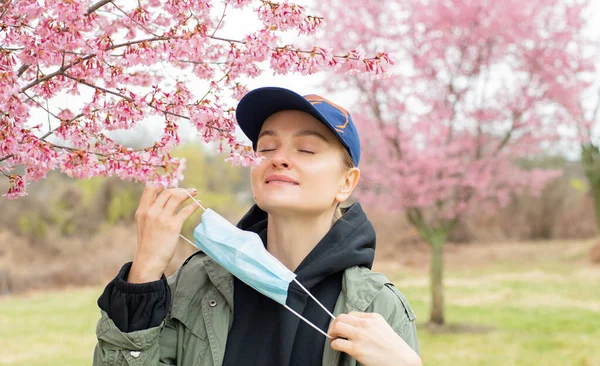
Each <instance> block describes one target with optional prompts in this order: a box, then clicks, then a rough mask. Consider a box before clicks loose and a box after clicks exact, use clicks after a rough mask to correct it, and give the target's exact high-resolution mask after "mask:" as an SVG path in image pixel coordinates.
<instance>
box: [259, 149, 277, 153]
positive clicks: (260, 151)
mask: <svg viewBox="0 0 600 366" xmlns="http://www.w3.org/2000/svg"><path fill="white" fill-rule="evenodd" d="M269 151H275V149H262V150H258V152H259V153H262V152H269Z"/></svg>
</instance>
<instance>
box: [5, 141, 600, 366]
mask: <svg viewBox="0 0 600 366" xmlns="http://www.w3.org/2000/svg"><path fill="white" fill-rule="evenodd" d="M177 154H180V156H185V157H186V158H187V159H188V161H189V162H190V164H192V165H193V166H194V167H195V168H196V169H189V170H188V171H187V174H186V179H185V180H184V182H183V183H182V186H184V187H196V188H197V189H198V190H199V192H200V193H199V197H200V198H201V199H202V200H203V203H205V204H206V205H207V206H209V207H213V208H214V209H216V210H218V211H220V212H222V213H223V214H224V215H225V216H226V217H228V218H229V219H230V220H232V221H234V222H235V221H236V220H237V219H239V218H240V217H241V215H242V214H243V213H244V211H245V210H246V209H247V208H248V207H249V205H250V204H251V201H250V200H251V197H249V196H248V191H249V190H248V188H247V187H248V182H247V176H248V172H247V171H246V169H245V168H233V167H231V166H230V165H228V163H225V162H223V159H222V156H217V155H211V154H206V153H203V149H202V148H201V147H200V146H197V145H187V146H185V147H183V148H181V149H180V150H178V151H177ZM536 164H546V165H552V166H555V167H560V168H561V169H562V170H563V175H562V176H561V177H560V178H557V179H556V180H555V181H553V182H552V183H551V184H550V185H549V186H548V187H547V188H546V189H545V190H544V191H543V192H542V194H541V195H540V196H537V197H534V196H530V195H528V194H522V195H515V196H513V197H512V199H511V202H510V204H509V205H508V206H506V207H505V208H503V209H500V210H498V211H496V212H493V213H487V214H483V213H478V212H477V210H475V211H474V212H473V213H472V214H470V215H469V216H467V217H466V218H465V220H464V221H463V222H462V223H461V224H460V225H459V226H458V227H457V229H456V230H455V232H454V233H453V234H452V236H451V237H450V240H449V243H448V244H447V245H446V246H445V267H446V268H445V269H446V277H445V281H444V284H445V296H446V298H445V305H446V319H447V324H446V325H445V326H443V327H433V326H431V325H428V324H427V321H428V318H429V309H430V303H431V301H430V292H429V276H428V275H429V273H428V268H429V256H430V246H429V245H427V244H426V243H425V242H423V240H422V239H420V237H419V235H418V233H417V232H416V230H415V229H414V228H412V227H411V226H410V225H409V224H408V223H407V222H406V220H405V219H404V217H403V216H400V215H396V214H389V213H388V212H381V211H377V210H373V209H372V208H371V209H370V210H369V215H370V217H371V219H372V221H373V223H374V225H375V227H376V230H377V235H378V249H377V258H376V264H375V269H376V270H379V271H382V272H384V273H386V274H387V275H388V276H389V277H390V278H392V279H393V280H394V282H395V284H396V285H397V286H398V287H399V288H400V289H401V290H402V291H403V292H404V293H405V294H406V296H407V297H408V299H409V301H410V302H411V304H412V306H413V307H414V309H415V312H416V314H417V317H418V323H419V341H420V345H421V352H422V355H423V359H424V361H425V364H428V365H457V364H461V365H600V347H598V346H597V340H598V339H600V265H598V264H597V263H596V262H597V261H599V260H600V256H599V255H598V253H597V250H596V251H594V248H595V247H597V245H598V242H599V240H598V239H597V237H596V231H595V223H594V215H593V207H592V204H591V199H590V196H589V193H588V192H587V189H586V185H585V183H584V182H585V181H584V180H583V179H582V176H581V172H580V171H579V170H578V169H577V166H576V165H572V164H570V163H569V162H566V161H563V160H560V159H555V158H552V159H547V160H546V161H542V162H537V163H536ZM209 170H210V171H216V172H218V174H205V172H206V171H209ZM219 177H227V179H221V178H219ZM142 187H143V186H142V185H139V184H137V185H136V184H133V183H129V182H123V181H119V180H113V179H106V178H96V179H93V180H88V181H74V180H70V179H68V178H65V177H62V176H59V175H52V174H51V175H50V176H49V178H48V179H47V180H44V181H41V182H40V183H39V184H38V185H36V186H33V187H32V188H31V190H30V192H29V195H28V196H27V197H23V198H21V199H19V200H15V201H3V202H2V205H3V207H6V208H7V209H3V210H0V292H1V293H2V294H3V295H2V296H0V349H1V350H2V352H1V354H0V365H89V364H90V360H91V356H92V351H93V347H94V344H95V335H94V329H95V324H96V321H97V319H98V316H99V310H98V307H97V305H96V300H97V298H98V296H99V295H100V293H101V291H102V289H103V285H104V284H106V283H107V282H108V281H109V280H110V279H111V278H112V277H113V276H114V275H115V274H116V272H117V271H118V269H119V268H120V266H121V265H122V264H123V263H124V262H126V261H129V260H131V259H132V258H133V254H134V250H135V240H136V233H135V225H134V223H133V215H134V212H135V209H136V207H137V203H138V200H139V195H140V194H141V189H142ZM195 215H198V214H195ZM198 221H199V216H194V217H192V218H191V219H190V220H188V221H187V222H186V225H185V227H184V235H186V236H188V237H191V235H192V230H193V227H194V226H195V224H197V223H198ZM193 251H194V248H192V247H191V246H190V245H189V244H187V243H185V242H184V241H181V243H180V248H178V252H177V254H176V257H175V259H174V261H173V263H172V266H171V268H170V269H169V273H172V272H173V271H175V269H176V268H177V267H178V266H179V264H180V263H181V262H182V261H183V260H184V259H185V258H186V257H187V256H188V255H189V254H190V253H192V252H193Z"/></svg>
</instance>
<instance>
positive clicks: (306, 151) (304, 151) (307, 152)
mask: <svg viewBox="0 0 600 366" xmlns="http://www.w3.org/2000/svg"><path fill="white" fill-rule="evenodd" d="M298 151H300V152H302V153H306V154H314V153H315V152H314V151H310V150H298Z"/></svg>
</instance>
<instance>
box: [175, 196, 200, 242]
mask: <svg viewBox="0 0 600 366" xmlns="http://www.w3.org/2000/svg"><path fill="white" fill-rule="evenodd" d="M183 191H184V192H185V193H187V195H188V196H190V198H191V199H192V200H194V202H196V204H197V205H198V206H200V208H201V209H202V210H203V211H204V212H206V209H205V208H204V207H203V206H202V205H201V204H200V201H198V200H197V199H195V198H194V197H193V196H192V195H191V194H190V192H188V191H187V189H184V190H183ZM179 236H180V237H181V238H182V239H183V240H185V241H187V242H188V243H190V244H191V245H192V246H193V247H194V248H195V247H196V245H195V244H194V243H192V242H191V241H190V239H188V238H186V237H185V236H183V235H181V234H179Z"/></svg>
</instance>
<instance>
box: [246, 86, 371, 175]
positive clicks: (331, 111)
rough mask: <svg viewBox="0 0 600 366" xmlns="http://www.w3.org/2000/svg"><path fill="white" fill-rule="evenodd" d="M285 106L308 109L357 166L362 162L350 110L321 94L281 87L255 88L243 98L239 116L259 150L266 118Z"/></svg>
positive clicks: (253, 145) (287, 108)
mask: <svg viewBox="0 0 600 366" xmlns="http://www.w3.org/2000/svg"><path fill="white" fill-rule="evenodd" d="M285 110H298V111H302V112H306V113H308V114H310V115H312V116H313V117H315V118H316V119H318V120H319V121H321V123H323V124H324V125H325V126H327V127H328V128H329V129H330V130H331V131H332V132H333V133H334V134H335V135H336V136H337V138H338V139H339V140H340V141H341V142H342V145H344V147H346V149H348V152H349V153H350V157H352V161H353V162H354V166H358V162H359V161H360V140H359V138H358V131H357V130H356V126H355V125H354V122H352V117H351V116H350V113H349V112H348V111H347V110H345V109H344V108H342V107H340V106H338V105H337V104H334V103H332V102H330V101H329V100H327V99H325V98H323V97H320V96H318V95H314V94H310V95H305V96H302V95H300V94H298V93H295V92H293V91H291V90H288V89H284V88H277V87H264V88H258V89H254V90H252V91H250V92H249V93H248V94H246V95H244V97H243V98H242V99H241V100H240V102H239V104H238V106H237V109H236V112H235V117H236V119H237V121H238V124H239V126H240V128H241V129H242V131H243V132H244V134H245V135H246V136H247V137H248V138H249V139H250V141H252V147H253V148H254V149H255V150H256V143H257V140H258V135H259V133H260V129H261V128H262V125H263V123H264V122H265V120H266V119H267V118H269V117H270V116H271V115H273V114H275V113H277V112H279V111H285Z"/></svg>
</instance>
